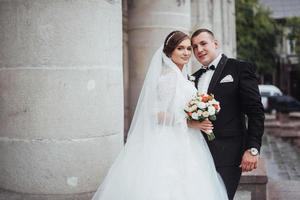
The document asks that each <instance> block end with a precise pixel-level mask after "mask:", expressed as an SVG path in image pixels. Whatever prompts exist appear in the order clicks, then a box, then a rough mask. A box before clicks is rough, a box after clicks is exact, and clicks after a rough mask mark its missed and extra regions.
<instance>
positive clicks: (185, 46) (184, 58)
mask: <svg viewBox="0 0 300 200" xmlns="http://www.w3.org/2000/svg"><path fill="white" fill-rule="evenodd" d="M191 55H192V46H191V41H190V40H189V39H185V40H183V41H182V42H180V43H179V45H178V46H177V47H176V48H175V49H174V51H173V52H172V54H171V59H172V61H173V62H174V63H175V64H176V65H177V66H178V67H179V68H180V69H182V68H183V66H184V65H185V64H187V63H188V62H189V60H190V57H191Z"/></svg>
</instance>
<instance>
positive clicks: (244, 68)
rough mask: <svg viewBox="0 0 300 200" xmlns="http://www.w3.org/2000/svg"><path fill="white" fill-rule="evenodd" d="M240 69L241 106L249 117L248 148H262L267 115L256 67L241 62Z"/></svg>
mask: <svg viewBox="0 0 300 200" xmlns="http://www.w3.org/2000/svg"><path fill="white" fill-rule="evenodd" d="M239 69H240V85H239V87H240V90H239V95H240V100H241V107H242V110H243V112H244V113H245V114H246V115H247V118H248V129H247V140H246V148H247V149H249V148H252V147H254V148H257V149H258V150H260V147H261V140H262V135H263V133H264V119H265V116H264V109H263V105H262V103H261V96H260V94H259V90H258V82H257V78H256V75H255V67H254V66H253V65H251V64H250V63H246V62H241V63H240V66H239Z"/></svg>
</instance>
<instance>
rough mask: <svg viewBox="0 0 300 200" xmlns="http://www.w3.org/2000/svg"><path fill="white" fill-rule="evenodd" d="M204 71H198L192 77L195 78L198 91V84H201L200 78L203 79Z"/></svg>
mask: <svg viewBox="0 0 300 200" xmlns="http://www.w3.org/2000/svg"><path fill="white" fill-rule="evenodd" d="M204 71H205V70H204V69H199V70H198V71H196V72H195V73H194V74H192V76H194V77H195V87H196V88H197V89H198V82H199V78H200V77H201V75H202V74H203V73H204Z"/></svg>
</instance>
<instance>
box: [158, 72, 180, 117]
mask: <svg viewBox="0 0 300 200" xmlns="http://www.w3.org/2000/svg"><path fill="white" fill-rule="evenodd" d="M157 90H158V93H157V102H158V105H157V108H158V111H170V105H171V103H172V101H173V99H174V96H175V92H176V74H175V73H174V72H169V73H167V74H164V75H162V76H161V77H160V79H159V82H158V86H157Z"/></svg>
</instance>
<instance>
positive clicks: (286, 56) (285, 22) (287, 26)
mask: <svg viewBox="0 0 300 200" xmlns="http://www.w3.org/2000/svg"><path fill="white" fill-rule="evenodd" d="M260 2H261V4H262V5H263V6H264V7H265V8H267V9H269V11H270V12H271V15H270V16H271V18H273V19H274V20H275V21H276V23H277V24H279V25H281V26H282V32H281V34H278V37H279V38H278V42H277V48H276V53H277V55H276V66H275V70H274V73H273V74H267V75H266V76H265V82H266V83H269V84H274V85H277V86H279V87H280V89H281V90H282V91H283V93H285V94H288V95H291V96H293V97H295V98H297V99H298V100H300V66H299V49H298V51H297V45H298V46H299V43H300V41H299V39H300V36H299V34H300V32H299V30H295V28H296V29H299V26H300V20H299V19H298V21H296V18H297V17H298V18H299V17H300V2H299V0H285V1H282V0H260ZM293 18H294V19H293ZM289 20H294V21H295V22H296V23H297V24H298V25H297V26H296V24H294V23H291V22H289ZM294 34H297V35H294Z"/></svg>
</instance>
